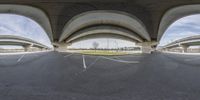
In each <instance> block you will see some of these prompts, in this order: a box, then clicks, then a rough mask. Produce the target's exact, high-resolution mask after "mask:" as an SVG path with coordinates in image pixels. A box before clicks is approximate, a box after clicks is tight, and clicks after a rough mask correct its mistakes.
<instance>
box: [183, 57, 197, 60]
mask: <svg viewBox="0 0 200 100" xmlns="http://www.w3.org/2000/svg"><path fill="white" fill-rule="evenodd" d="M195 60H196V61H197V60H200V58H199V57H198V58H191V59H185V60H184V61H195Z"/></svg>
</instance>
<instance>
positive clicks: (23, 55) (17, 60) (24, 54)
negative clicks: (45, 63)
mask: <svg viewBox="0 0 200 100" xmlns="http://www.w3.org/2000/svg"><path fill="white" fill-rule="evenodd" d="M24 56H25V54H23V55H22V56H21V57H20V58H19V59H18V60H17V62H20V61H21V60H22V58H23V57H24Z"/></svg>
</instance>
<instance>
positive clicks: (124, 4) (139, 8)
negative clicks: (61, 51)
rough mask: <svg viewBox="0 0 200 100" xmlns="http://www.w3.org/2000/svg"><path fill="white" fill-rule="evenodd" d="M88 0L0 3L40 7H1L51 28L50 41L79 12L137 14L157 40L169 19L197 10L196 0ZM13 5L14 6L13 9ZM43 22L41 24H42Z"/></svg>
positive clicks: (2, 2)
mask: <svg viewBox="0 0 200 100" xmlns="http://www.w3.org/2000/svg"><path fill="white" fill-rule="evenodd" d="M90 1H91V0H75V1H74V0H34V1H33V0H1V1H0V3H1V4H20V5H26V6H30V7H32V8H31V9H37V10H38V12H41V11H42V13H40V14H38V13H37V12H36V13H35V11H32V10H30V9H24V10H18V9H19V8H15V7H14V6H10V8H9V7H8V9H3V11H2V12H5V13H15V14H20V15H25V16H27V17H30V18H32V19H34V20H35V21H36V22H38V23H40V24H41V26H43V27H44V29H45V30H46V31H47V30H48V31H47V34H51V29H52V34H53V36H52V41H54V42H55V41H58V40H59V37H60V36H61V34H62V32H63V28H64V26H65V25H66V23H67V22H68V21H69V20H71V19H72V18H73V17H74V16H77V15H79V14H81V13H84V12H88V11H94V10H115V11H121V12H126V13H129V14H131V15H133V16H135V17H137V18H138V19H139V20H140V21H141V22H142V23H143V24H144V26H145V27H146V30H147V32H148V33H149V35H150V38H151V40H157V38H158V40H159V38H160V37H161V36H162V34H163V32H164V30H165V29H166V28H167V27H168V25H170V23H172V22H173V21H175V20H176V19H178V18H181V17H183V16H187V15H190V14H196V13H199V9H198V8H199V7H198V6H199V5H198V4H199V3H200V1H199V0H162V1H160V0H134V1H130V0H109V1H108V0H103V1H101V2H99V0H92V2H90ZM191 5H192V6H191ZM181 6H182V7H181ZM176 7H178V8H176ZM3 8H5V7H3ZM11 8H12V9H11ZM25 8H26V7H25ZM27 8H29V7H27ZM172 8H175V9H172ZM15 9H17V11H16V10H15ZM165 14H166V15H165ZM39 15H41V16H43V17H41V16H39ZM169 16H170V17H169ZM48 19H49V20H48ZM43 22H44V24H42V23H43ZM49 23H50V24H49ZM158 33H159V35H158ZM50 37H51V36H50Z"/></svg>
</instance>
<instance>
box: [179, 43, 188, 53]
mask: <svg viewBox="0 0 200 100" xmlns="http://www.w3.org/2000/svg"><path fill="white" fill-rule="evenodd" d="M180 46H181V47H182V49H183V50H182V53H187V49H188V47H189V46H187V45H180Z"/></svg>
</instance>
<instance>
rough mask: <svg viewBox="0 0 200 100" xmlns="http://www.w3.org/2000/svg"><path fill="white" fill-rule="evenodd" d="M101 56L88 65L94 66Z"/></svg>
mask: <svg viewBox="0 0 200 100" xmlns="http://www.w3.org/2000/svg"><path fill="white" fill-rule="evenodd" d="M99 58H100V57H99V56H98V57H97V58H96V59H95V60H94V61H93V62H92V63H91V64H90V65H89V66H88V68H89V67H91V66H93V65H94V64H95V63H96V62H97V61H98V60H99Z"/></svg>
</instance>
